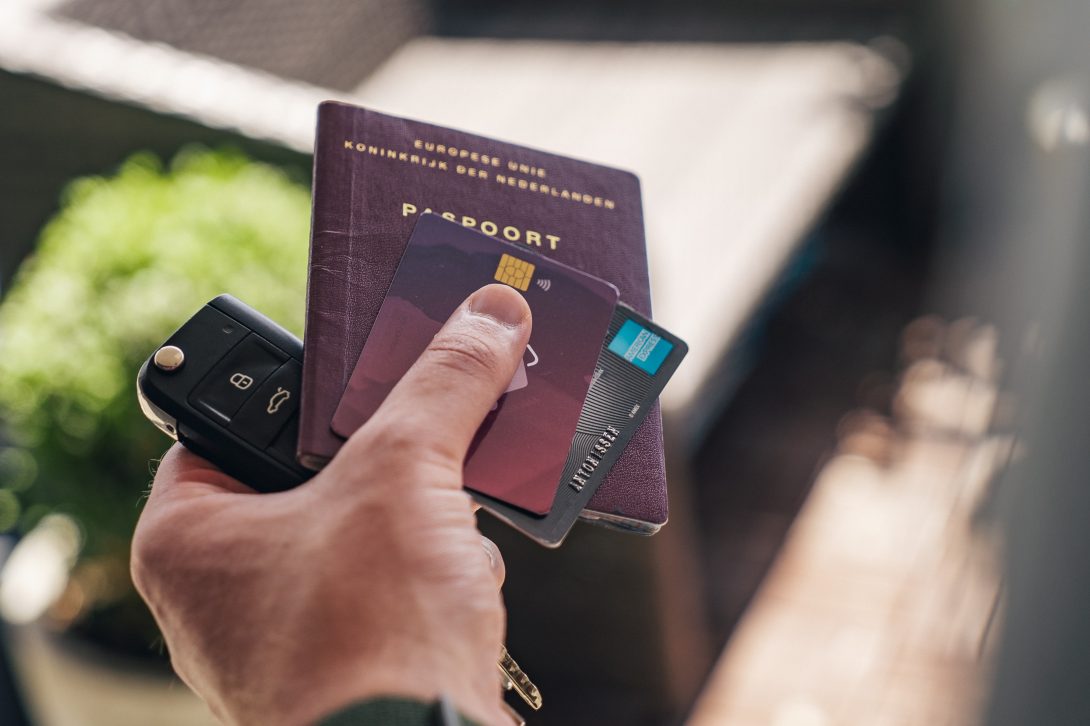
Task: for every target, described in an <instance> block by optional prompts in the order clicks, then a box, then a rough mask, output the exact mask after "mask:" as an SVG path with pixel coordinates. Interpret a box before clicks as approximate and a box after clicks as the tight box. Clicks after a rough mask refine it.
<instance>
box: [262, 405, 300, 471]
mask: <svg viewBox="0 0 1090 726" xmlns="http://www.w3.org/2000/svg"><path fill="white" fill-rule="evenodd" d="M298 442H299V417H298V416H292V417H291V419H290V420H289V421H288V425H287V426H285V427H284V428H283V429H282V430H281V431H280V435H279V436H277V437H276V439H275V440H273V442H272V446H270V447H269V448H267V449H265V452H266V453H267V454H268V455H269V456H271V457H272V458H274V459H276V460H277V461H279V462H280V463H281V464H286V465H288V466H298V463H297V462H296V461H295V449H296V444H298Z"/></svg>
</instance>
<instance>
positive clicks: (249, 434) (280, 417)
mask: <svg viewBox="0 0 1090 726" xmlns="http://www.w3.org/2000/svg"><path fill="white" fill-rule="evenodd" d="M302 380H303V367H302V366H300V365H299V364H298V363H296V362H295V361H293V360H290V361H288V362H287V363H285V364H284V365H282V366H280V368H279V369H277V371H276V372H275V373H273V374H272V375H271V376H269V379H268V380H267V381H265V382H264V383H262V384H261V386H260V387H258V388H257V390H256V391H255V392H254V395H253V396H251V397H250V400H248V401H247V402H246V403H244V404H243V405H242V408H240V409H239V411H238V413H237V414H235V415H234V416H233V417H232V418H231V425H230V429H231V431H233V432H235V433H236V434H238V436H239V437H241V438H242V439H245V440H246V441H248V442H249V443H251V444H253V445H254V446H256V447H257V448H259V449H264V448H265V447H267V446H268V445H269V444H270V443H272V440H273V439H274V438H276V435H277V434H278V433H280V429H282V428H283V427H284V423H285V422H286V421H287V420H288V419H290V418H291V417H292V416H294V415H295V412H296V411H297V410H298V408H299V385H300V383H301V382H302ZM293 455H294V451H293Z"/></svg>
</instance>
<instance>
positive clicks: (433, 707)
mask: <svg viewBox="0 0 1090 726" xmlns="http://www.w3.org/2000/svg"><path fill="white" fill-rule="evenodd" d="M444 710H446V715H445V717H444ZM317 726H478V724H477V722H476V721H471V720H469V719H468V718H465V717H464V716H460V715H459V714H458V713H456V712H455V711H454V709H453V708H451V707H450V706H449V702H448V701H446V700H445V699H444V700H441V701H437V702H434V703H424V702H423V701H415V700H413V699H411V698H393V697H386V698H372V699H370V700H367V701H360V702H359V703H353V704H352V705H350V706H347V707H345V708H343V709H341V710H340V711H337V712H336V713H334V714H332V715H330V716H327V717H325V718H324V719H322V720H321V721H319V722H318V724H317Z"/></svg>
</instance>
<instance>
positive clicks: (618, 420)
mask: <svg viewBox="0 0 1090 726" xmlns="http://www.w3.org/2000/svg"><path fill="white" fill-rule="evenodd" d="M534 324H535V325H536V324H537V322H536V318H535V323H534ZM688 350H689V348H688V346H687V345H685V342H684V341H682V340H681V339H680V338H678V337H676V336H675V335H673V334H672V333H670V332H668V331H666V330H664V329H663V328H661V327H660V326H658V325H656V324H655V323H653V322H652V321H650V320H648V319H647V318H645V317H643V316H642V315H640V314H639V313H637V312H636V311H635V310H632V309H631V308H629V307H627V306H625V305H623V304H621V305H617V307H616V309H615V310H614V311H613V319H612V321H611V322H610V324H609V332H608V333H607V334H606V337H605V340H604V342H603V343H602V345H601V348H600V353H599V355H598V363H597V365H596V366H595V369H594V382H593V383H592V384H591V387H590V391H588V392H587V397H586V401H585V402H584V403H583V410H582V412H581V413H580V415H579V423H578V425H577V426H576V431H575V437H574V438H573V439H572V445H571V451H569V452H568V458H567V461H566V462H565V464H564V471H563V474H561V476H560V479H559V483H558V484H557V485H556V496H555V498H554V500H553V506H552V509H551V510H550V511H549V513H548V514H547V515H545V516H534V515H532V514H528V513H527V512H525V511H523V510H520V509H518V508H515V507H511V506H509V505H508V504H506V503H504V502H503V501H500V500H498V499H496V498H493V497H489V496H487V495H484V494H480V493H476V492H474V493H473V498H474V499H476V500H477V502H478V503H479V504H481V506H483V507H484V508H485V509H487V510H488V511H489V512H491V513H492V514H494V515H495V516H496V517H498V518H500V519H501V520H503V521H505V522H507V523H508V524H510V525H511V526H513V527H514V528H515V529H518V530H519V531H521V532H523V533H524V534H526V535H527V536H529V537H531V538H532V539H534V540H536V541H537V542H539V543H541V544H543V545H545V546H547V547H557V546H559V545H560V543H561V542H563V541H564V538H565V537H566V536H567V534H568V532H569V531H570V530H571V528H572V525H573V524H575V520H576V519H578V518H579V513H580V512H581V511H582V510H583V508H584V507H585V506H586V505H587V502H589V501H590V499H591V497H593V496H594V492H595V490H596V489H597V488H598V487H599V486H600V485H601V483H602V481H603V480H604V479H605V476H606V474H607V473H608V472H609V469H610V467H611V466H613V464H614V462H616V461H617V458H618V457H619V456H620V455H621V453H622V452H623V451H624V448H625V446H627V445H628V442H629V440H630V439H631V438H632V434H633V433H634V432H635V431H636V429H637V428H638V427H639V425H640V423H641V422H642V421H643V419H644V418H645V417H646V416H647V412H648V411H649V410H651V408H652V407H653V404H654V403H655V400H656V399H657V398H658V396H659V394H660V393H661V392H662V389H663V388H664V387H665V386H666V383H667V381H669V380H670V377H671V376H672V375H673V374H674V371H675V370H677V367H678V365H679V364H680V363H681V359H682V358H684V357H685V354H686V353H687V352H688Z"/></svg>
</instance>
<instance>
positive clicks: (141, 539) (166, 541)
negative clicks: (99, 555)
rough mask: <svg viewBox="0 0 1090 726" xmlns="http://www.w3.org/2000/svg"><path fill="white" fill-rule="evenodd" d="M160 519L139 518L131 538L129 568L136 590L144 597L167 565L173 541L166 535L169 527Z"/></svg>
mask: <svg viewBox="0 0 1090 726" xmlns="http://www.w3.org/2000/svg"><path fill="white" fill-rule="evenodd" d="M160 520H161V518H155V519H151V520H149V519H143V520H141V521H140V523H139V524H138V525H137V527H136V531H135V532H134V533H133V538H132V551H131V554H130V557H129V570H130V573H131V575H132V581H133V584H134V585H135V586H136V589H137V591H139V592H140V593H141V594H142V595H144V596H145V597H147V596H148V594H149V592H150V590H151V588H152V586H153V585H154V582H155V580H156V578H157V577H158V575H159V574H160V573H161V572H162V571H163V570H164V569H165V568H166V567H167V566H168V561H169V558H170V556H171V554H172V551H173V542H172V539H171V537H170V536H168V532H169V531H170V528H169V527H167V526H165V524H166V523H164V522H162V521H160Z"/></svg>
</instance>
